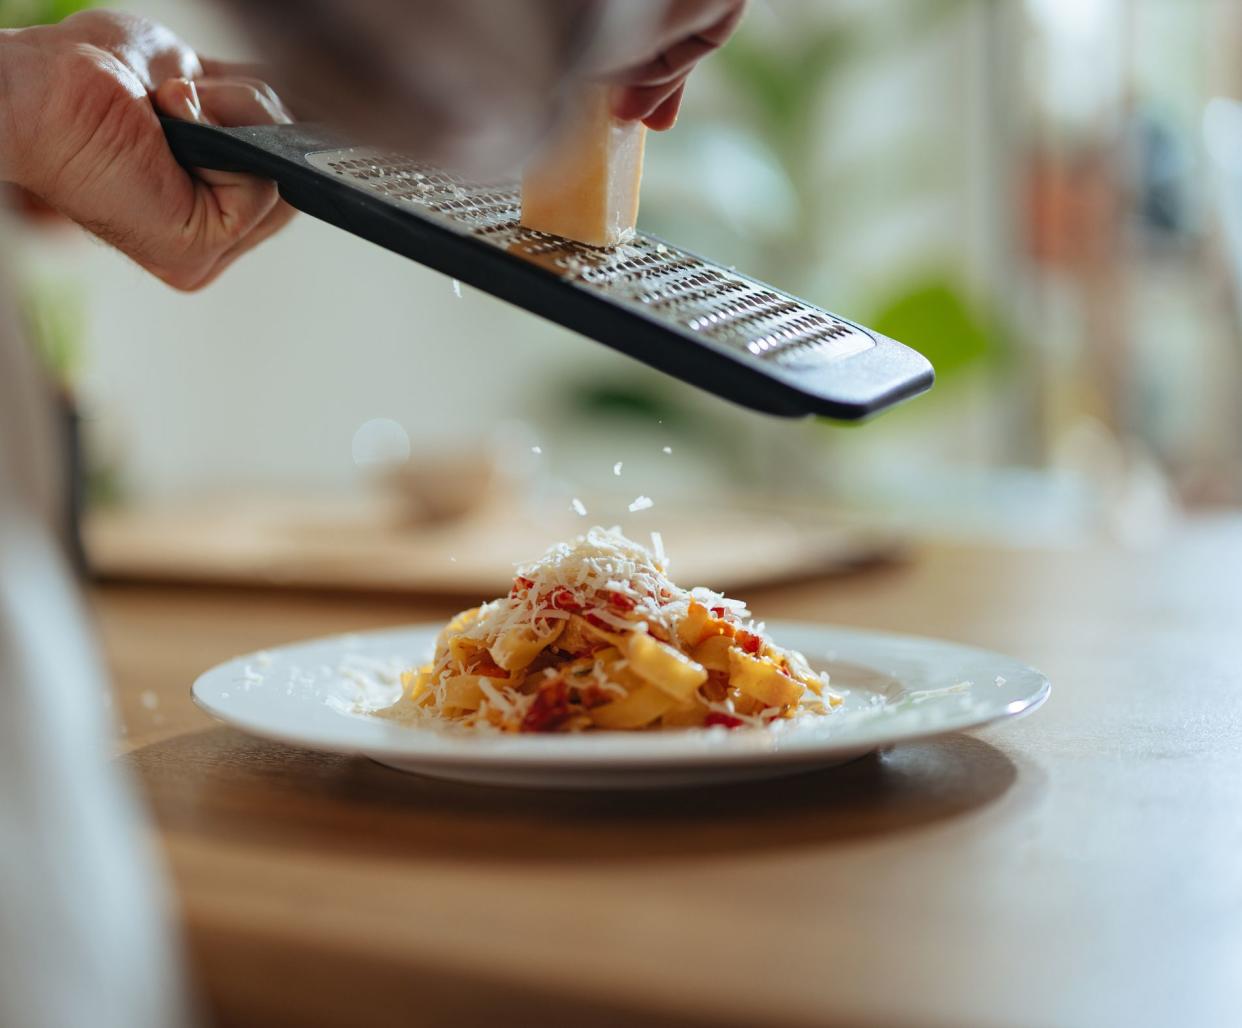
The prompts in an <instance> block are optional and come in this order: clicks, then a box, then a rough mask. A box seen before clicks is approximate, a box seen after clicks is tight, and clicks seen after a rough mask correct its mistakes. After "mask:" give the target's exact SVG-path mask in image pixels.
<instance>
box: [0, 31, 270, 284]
mask: <svg viewBox="0 0 1242 1028" xmlns="http://www.w3.org/2000/svg"><path fill="white" fill-rule="evenodd" d="M157 110H158V111H159V112H160V113H162V114H165V115H168V116H171V117H178V118H186V119H189V120H192V121H202V122H208V123H213V124H221V125H255V124H267V123H280V122H287V121H289V120H290V118H289V115H288V112H287V111H286V110H285V109H284V107H283V106H282V105H281V102H280V100H279V98H277V96H276V95H275V94H274V93H273V92H272V91H271V90H270V89H269V88H268V87H267V86H266V85H264V84H263V82H261V81H259V80H257V79H255V78H252V77H249V76H248V75H246V74H244V73H243V72H242V70H241V69H240V68H239V67H238V66H232V65H226V64H220V63H218V62H211V61H206V60H202V59H200V58H199V56H198V55H197V54H195V52H194V51H193V50H191V49H190V48H189V47H188V46H186V45H185V44H184V43H182V42H181V41H180V40H179V39H177V37H176V36H174V35H173V34H172V33H171V32H169V31H168V30H167V29H165V28H163V27H161V26H159V25H156V24H154V23H152V22H149V21H146V20H145V19H142V18H136V17H131V16H127V15H122V14H115V13H110V12H103V11H99V12H87V13H84V14H78V15H74V16H73V17H70V18H67V19H66V20H65V21H63V22H61V23H60V24H59V25H54V26H47V27H37V28H32V29H25V30H21V31H15V32H8V33H0V179H4V180H8V181H11V182H15V183H16V184H17V185H20V186H23V187H25V188H26V189H28V190H29V191H30V192H32V193H34V194H35V195H36V196H39V197H41V198H42V199H43V200H45V201H46V202H47V203H49V204H50V205H51V206H53V207H55V208H56V209H58V210H60V211H61V212H62V213H64V214H66V215H67V216H68V217H70V218H72V219H73V220H74V221H77V222H79V223H80V224H82V225H83V226H85V227H86V228H87V229H89V230H90V231H91V232H93V233H95V234H96V235H97V236H99V237H101V238H102V239H104V240H106V241H107V242H109V243H111V244H112V245H114V246H116V247H117V248H118V249H119V250H121V251H122V252H124V253H126V254H128V255H129V256H130V257H131V258H133V259H134V260H135V261H136V262H137V263H138V264H140V265H141V266H142V267H144V268H146V269H147V270H148V271H150V272H152V273H153V274H154V275H157V276H158V277H159V278H161V279H163V280H164V281H165V282H167V283H168V284H169V285H172V286H174V287H176V288H178V289H187V290H189V289H198V288H200V287H202V286H204V285H206V284H207V283H208V282H210V281H212V280H213V279H214V278H215V277H216V276H217V275H219V274H220V273H221V272H222V271H223V270H224V269H225V268H226V267H228V265H229V264H231V263H232V262H233V261H234V260H235V259H236V258H237V257H238V256H240V255H241V254H242V253H245V252H246V251H247V250H249V249H250V248H251V247H253V246H255V245H256V244H258V243H259V242H261V241H262V240H264V239H266V238H267V237H268V236H270V235H272V234H273V233H274V232H276V231H277V230H278V229H280V228H281V227H282V226H283V225H284V224H285V223H286V222H287V221H288V220H289V218H290V217H291V216H292V213H293V212H292V209H291V208H289V207H288V206H287V205H285V204H284V203H282V202H281V201H280V197H279V195H278V194H277V191H276V187H275V185H274V184H273V183H271V182H267V181H263V180H261V179H256V178H253V177H251V176H248V175H236V174H226V173H223V172H213V171H193V172H191V171H187V170H186V169H184V168H182V167H181V166H180V165H179V164H178V163H177V162H176V160H175V159H174V158H173V156H172V153H171V151H170V150H169V148H168V145H167V143H166V142H165V140H164V134H163V132H162V131H161V129H160V124H159V120H158V117H157V114H156V112H157Z"/></svg>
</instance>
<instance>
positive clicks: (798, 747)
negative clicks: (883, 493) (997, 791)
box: [190, 619, 1052, 772]
mask: <svg viewBox="0 0 1242 1028" xmlns="http://www.w3.org/2000/svg"><path fill="white" fill-rule="evenodd" d="M442 628H443V624H442V623H440V622H417V623H413V624H406V625H396V626H389V627H386V628H375V629H368V630H365V631H361V632H343V633H336V634H331V635H324V636H313V637H309V638H306V639H301V640H297V641H294V642H289V643H284V644H282V645H280V646H276V647H272V648H270V649H265V650H258V651H255V652H253V653H249V654H242V655H239V656H236V657H232V658H230V659H229V660H225V661H221V662H219V663H218V664H215V665H214V666H212V667H211V668H208V669H207V670H205V671H203V672H202V673H201V674H199V675H198V676H197V677H196V678H195V680H194V682H193V684H192V685H191V687H190V691H191V697H192V699H193V701H194V703H195V705H196V706H198V707H199V709H201V710H203V711H204V712H205V713H206V714H208V715H209V716H210V717H212V718H213V719H214V720H216V721H219V722H221V723H222V724H226V725H228V726H230V727H232V728H235V729H237V730H238V731H241V732H244V733H246V734H249V735H252V736H255V737H258V738H263V739H268V740H271V741H274V742H280V743H283V744H285V745H291V746H296V747H300V748H302V749H309V750H316V751H323V752H332V753H342V754H352V755H359V756H367V757H381V758H386V759H394V760H400V761H404V762H406V763H414V762H421V763H424V764H426V765H428V766H433V765H434V766H441V767H454V766H456V767H463V766H470V765H476V766H477V765H484V764H486V765H488V766H491V767H496V768H502V767H506V766H508V767H514V768H517V767H521V768H528V769H534V768H546V769H562V770H573V769H575V768H580V769H583V770H586V769H591V770H600V769H605V768H611V769H615V770H617V771H618V772H625V771H640V770H652V769H656V768H676V767H688V766H700V767H708V766H719V767H721V768H724V767H728V766H732V765H737V764H787V765H796V764H814V763H816V762H817V761H822V760H825V759H827V758H830V757H832V756H834V755H835V754H838V753H843V752H847V751H848V752H853V751H856V750H857V749H858V748H859V747H860V746H862V745H865V746H867V748H868V749H876V748H879V747H882V746H889V745H896V744H898V743H906V742H915V741H919V740H924V739H929V738H934V737H936V736H940V735H946V734H951V733H955V732H963V731H974V730H977V729H979V728H983V727H985V726H987V725H992V724H996V723H998V722H1002V721H1011V720H1016V719H1018V718H1021V717H1025V716H1027V715H1028V714H1031V713H1034V712H1035V711H1036V710H1038V709H1039V708H1040V707H1042V706H1043V705H1044V704H1045V703H1046V702H1047V701H1048V698H1049V697H1050V695H1051V693H1052V683H1051V682H1050V680H1049V679H1048V676H1047V675H1045V674H1044V673H1043V672H1042V671H1039V670H1038V669H1037V668H1034V667H1032V666H1030V665H1028V664H1025V663H1023V662H1022V661H1019V660H1018V659H1017V658H1015V657H1010V656H1007V655H1005V654H1002V653H998V652H996V651H993V650H988V649H983V648H980V647H976V646H970V645H968V644H964V643H959V642H956V641H953V640H947V639H939V638H935V637H930V636H921V635H908V634H904V633H895V632H886V631H880V630H875V629H869V628H854V627H851V626H848V625H834V624H827V623H822V622H813V621H801V620H798V621H793V620H784V619H771V620H768V621H767V631H768V633H769V634H770V635H772V636H773V637H774V638H777V639H779V638H780V636H781V634H782V633H784V632H788V633H790V634H797V633H802V632H808V633H825V634H828V635H834V634H835V635H838V636H844V637H846V638H849V637H863V638H865V639H866V640H868V641H869V642H870V643H871V644H873V645H877V644H879V645H882V644H884V643H890V644H893V643H900V644H902V645H911V644H913V645H916V646H922V647H928V646H930V647H935V648H943V649H945V650H947V651H949V652H953V651H959V652H961V653H962V654H963V655H965V654H969V655H970V656H972V657H973V658H975V659H984V660H990V661H996V662H998V663H1001V664H1004V665H1006V666H1007V667H1008V668H1009V669H1010V670H1011V672H1012V671H1015V670H1016V671H1017V672H1020V673H1021V674H1023V675H1032V676H1034V683H1033V688H1032V689H1031V690H1030V691H1029V693H1028V695H1026V696H1025V698H1023V699H1021V700H1013V701H1010V702H1009V703H1008V704H1006V706H1005V707H1004V708H1002V709H992V710H989V711H987V712H975V713H973V714H971V713H969V712H966V711H962V712H959V714H958V716H957V717H954V718H950V719H948V722H947V723H943V724H932V723H921V724H919V725H917V726H906V727H901V726H893V725H888V726H885V727H883V728H882V730H880V731H872V732H871V733H867V732H865V731H864V732H862V733H859V732H849V731H845V732H842V733H840V734H836V733H832V732H831V728H832V724H831V722H826V723H825V725H824V729H825V731H824V732H822V733H821V732H817V731H816V729H817V728H818V727H819V726H817V725H813V726H809V728H803V729H802V730H793V731H790V732H789V733H788V734H785V733H776V732H770V731H769V730H765V729H754V730H750V731H746V730H742V731H734V732H727V731H726V730H725V729H708V730H706V731H704V730H701V729H700V730H692V729H686V730H682V731H677V732H672V731H670V732H647V733H631V732H591V733H581V734H573V735H570V734H540V735H515V734H505V735H491V734H479V735H474V736H472V735H469V734H467V733H462V734H460V735H454V736H449V735H447V734H445V733H442V732H439V731H437V730H436V729H434V728H427V729H424V728H420V727H419V726H417V725H403V724H396V723H393V722H387V723H381V724H383V726H384V728H385V729H386V731H385V734H386V735H389V734H391V735H392V738H393V740H399V741H391V742H385V741H377V742H375V743H371V742H363V741H360V740H356V739H355V740H345V739H342V738H340V737H339V736H338V737H336V738H331V737H329V735H330V734H331V733H328V735H325V734H323V733H320V732H317V731H315V730H314V729H313V728H312V729H310V730H306V729H293V730H281V729H278V728H273V727H271V726H269V725H267V724H261V723H255V722H253V721H249V720H247V719H245V718H239V717H238V716H237V715H236V712H230V711H227V710H223V709H222V708H220V706H219V705H218V704H213V703H212V702H211V700H210V699H209V698H208V697H207V696H205V695H204V693H205V692H206V690H207V689H208V688H210V687H211V686H212V684H213V683H212V682H209V681H208V679H214V678H215V677H217V676H218V675H220V674H223V673H225V672H226V670H227V669H229V668H231V667H237V668H240V667H242V666H244V665H245V664H247V663H254V662H255V661H258V660H259V659H260V658H261V657H262V656H263V655H266V656H267V657H268V658H269V659H270V657H271V656H274V655H276V654H279V653H281V652H282V651H289V650H295V649H297V648H299V647H304V646H309V645H325V644H330V643H333V642H337V641H339V642H341V643H342V644H346V643H348V642H356V641H358V640H367V639H373V640H375V639H381V638H383V637H386V636H401V635H408V634H412V633H431V634H432V635H433V636H434V634H435V633H438V632H439V631H440V630H441V629H442ZM971 688H972V689H974V688H978V685H977V684H975V683H974V682H973V681H972V685H971ZM350 716H351V715H348V714H345V713H341V717H342V718H349V717H350ZM358 720H360V721H368V720H369V722H370V723H371V724H376V723H377V721H376V720H375V719H367V718H365V716H359V718H358ZM863 724H864V726H865V725H866V722H865V721H864V722H863ZM880 724H881V723H880V722H874V723H873V725H875V726H877V727H878V726H879V725H880ZM393 733H400V735H396V734H393ZM737 740H742V741H741V742H740V743H739V742H738V741H737ZM446 744H447V745H446Z"/></svg>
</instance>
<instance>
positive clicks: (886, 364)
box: [161, 118, 934, 420]
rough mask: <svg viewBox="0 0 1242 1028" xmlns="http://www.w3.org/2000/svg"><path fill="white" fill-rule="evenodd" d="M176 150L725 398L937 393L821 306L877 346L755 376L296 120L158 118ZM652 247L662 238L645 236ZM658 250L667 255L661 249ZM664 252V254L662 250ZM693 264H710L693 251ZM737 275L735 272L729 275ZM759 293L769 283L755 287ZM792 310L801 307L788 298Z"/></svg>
mask: <svg viewBox="0 0 1242 1028" xmlns="http://www.w3.org/2000/svg"><path fill="white" fill-rule="evenodd" d="M161 122H162V124H163V128H164V132H165V135H166V136H167V139H168V144H169V146H170V148H171V149H172V152H173V154H174V156H175V157H176V158H177V160H178V161H179V162H180V163H182V164H183V165H185V166H187V167H198V168H209V169H212V170H216V171H231V172H242V173H248V174H253V175H258V176H262V177H264V178H269V179H272V180H274V181H275V182H276V183H277V185H278V187H279V189H280V194H281V196H282V197H283V199H284V200H285V201H286V202H287V203H289V204H290V205H291V206H293V207H296V208H298V209H299V210H301V211H303V212H305V213H306V214H309V215H311V216H312V217H315V218H319V219H321V220H323V221H326V222H328V223H329V224H333V225H336V226H338V227H339V228H342V229H344V230H346V231H348V232H351V233H353V234H354V235H356V236H359V237H361V238H363V239H367V240H370V241H371V242H373V243H376V244H377V245H379V246H383V247H385V248H387V249H389V250H392V251H393V252H395V253H398V254H401V255H402V256H405V257H408V258H410V259H411V260H415V261H418V262H419V263H421V264H424V265H426V266H427V267H430V268H432V269H434V270H436V271H439V272H441V273H443V274H446V275H450V276H452V277H453V278H456V279H460V280H461V281H463V282H465V283H467V284H469V285H473V286H476V287H478V288H479V289H481V290H483V291H484V292H487V293H490V294H491V295H493V296H495V297H498V298H499V299H501V300H505V301H507V302H509V303H512V304H514V305H516V306H518V307H521V308H524V309H525V310H528V311H531V312H532V313H534V314H537V315H539V316H541V317H544V318H547V319H548V320H550V321H553V322H556V323H558V324H560V325H563V326H564V327H566V328H568V329H570V330H571V331H574V332H578V333H581V334H582V335H584V336H587V337H588V338H591V339H595V340H597V341H598V342H601V343H603V344H604V345H606V346H610V347H612V348H613V349H615V350H618V351H620V352H622V353H625V354H628V355H629V356H631V357H634V358H636V359H638V360H640V361H643V362H644V363H646V364H648V365H650V366H652V367H654V368H657V369H659V370H661V371H663V372H666V373H667V374H670V375H673V376H675V377H677V378H680V379H682V380H683V381H685V382H688V383H690V384H692V385H695V386H697V387H699V388H703V389H707V390H708V391H710V392H712V393H715V394H716V395H717V396H720V397H722V398H724V399H726V400H730V401H732V402H734V403H737V404H740V405H742V406H745V407H749V408H750V409H752V410H757V411H762V412H764V413H768V414H777V415H781V416H784V417H805V416H807V415H812V414H817V415H821V416H826V417H831V418H837V419H841V420H855V419H858V418H863V417H866V416H868V415H870V414H874V413H876V412H878V411H881V410H884V409H885V408H887V407H890V406H892V405H893V404H895V403H898V402H900V401H902V400H904V399H908V398H909V397H912V396H915V395H917V394H919V393H921V392H923V391H924V390H926V389H928V388H929V387H930V386H931V384H932V381H933V379H934V372H933V370H932V367H931V365H930V364H929V363H928V362H927V361H926V360H925V359H924V358H923V357H922V356H921V355H920V354H918V353H916V352H915V351H913V350H910V349H909V348H907V347H905V346H902V345H901V344H900V343H897V342H894V341H893V340H891V339H887V338H885V337H884V336H883V335H881V334H879V333H877V332H874V331H871V330H868V329H865V328H863V327H862V326H859V325H855V324H853V323H852V322H846V320H845V319H841V318H839V317H838V316H836V315H830V314H828V312H823V311H822V308H813V305H810V306H811V307H812V313H815V312H822V313H824V314H825V315H826V316H828V317H831V318H835V319H836V323H837V324H838V325H839V326H840V327H841V328H842V329H845V328H846V326H847V325H848V326H849V327H851V328H853V329H854V330H857V332H858V333H860V334H862V335H865V336H868V337H869V338H870V340H871V341H872V342H873V343H874V345H871V346H870V347H869V348H868V349H865V350H864V351H862V352H859V353H856V354H854V355H852V356H850V357H848V358H847V359H841V360H839V361H836V362H835V363H830V364H826V365H823V366H820V367H818V368H813V369H805V370H802V369H800V370H797V371H796V372H791V371H787V370H784V369H781V368H772V367H770V366H769V367H767V368H762V369H759V368H756V367H755V362H754V360H753V359H752V360H748V359H747V358H748V355H746V354H737V353H734V352H726V351H725V350H724V349H722V348H721V347H714V348H713V347H712V346H709V345H707V344H705V343H703V342H702V341H701V340H700V339H699V338H698V337H696V336H694V335H693V333H691V332H689V331H688V330H686V329H685V328H684V327H681V326H677V325H674V326H671V327H670V325H669V324H667V323H666V322H662V321H660V320H659V319H657V318H655V317H654V316H652V315H650V313H649V312H647V311H644V310H638V311H635V310H630V309H624V308H623V307H622V306H620V305H619V304H617V302H616V301H615V300H612V299H610V298H607V297H604V296H602V295H597V294H595V293H593V292H591V291H590V290H589V289H586V288H580V287H579V286H577V285H574V284H570V283H569V282H567V281H565V279H564V276H563V275H562V274H561V273H559V272H554V271H552V270H549V269H547V268H545V267H542V266H537V265H536V264H535V263H532V262H529V261H526V260H522V259H520V258H515V257H514V256H513V255H511V254H510V253H509V252H507V251H506V250H504V249H502V248H500V247H498V246H496V245H493V244H492V243H490V242H486V241H483V240H482V239H480V238H477V237H475V236H474V235H473V234H472V233H471V232H470V231H465V230H463V229H462V228H460V227H459V226H457V225H454V224H449V223H447V222H446V220H445V219H443V218H429V217H427V216H424V215H421V214H418V213H417V212H414V211H411V210H408V209H405V208H399V207H398V206H397V205H395V204H394V203H393V202H392V201H391V200H389V199H388V198H387V197H379V196H376V195H374V194H373V193H369V192H366V191H364V190H363V189H361V188H359V187H357V186H355V185H353V184H349V183H347V182H345V181H343V180H342V179H341V178H340V177H333V176H330V175H328V174H326V173H325V172H324V171H322V170H320V169H319V168H317V167H316V166H315V164H314V163H313V162H312V161H311V160H310V157H309V156H308V155H314V154H316V153H323V152H331V151H335V150H338V149H340V150H346V149H349V148H350V147H351V145H352V144H351V143H350V142H349V141H348V140H345V139H341V138H339V137H337V136H335V135H334V134H333V133H332V132H331V131H330V130H327V129H325V128H324V126H322V125H317V124H308V123H297V124H288V125H261V126H246V127H240V128H221V127H217V126H214V125H203V124H199V123H196V122H188V121H179V120H176V119H172V118H161ZM644 239H645V241H646V242H647V243H650V244H657V243H659V240H655V239H653V238H652V237H644ZM658 249H660V250H662V251H663V250H664V247H663V244H660V246H659V248H658ZM665 252H667V251H665ZM680 253H681V254H683V255H684V256H686V257H689V258H693V259H694V260H697V261H699V262H700V263H701V264H706V263H707V262H703V261H702V259H701V258H698V257H696V256H695V255H693V254H689V253H688V252H687V251H680ZM727 270H728V271H732V270H733V269H727ZM748 282H749V283H750V284H751V286H753V287H761V288H762V289H764V290H766V291H768V292H771V291H772V287H768V286H765V285H764V284H763V283H759V282H758V281H757V280H753V279H752V280H748ZM782 295H784V296H785V298H786V299H787V300H789V301H790V302H791V303H804V302H803V301H799V300H797V298H796V297H791V296H789V295H788V294H782Z"/></svg>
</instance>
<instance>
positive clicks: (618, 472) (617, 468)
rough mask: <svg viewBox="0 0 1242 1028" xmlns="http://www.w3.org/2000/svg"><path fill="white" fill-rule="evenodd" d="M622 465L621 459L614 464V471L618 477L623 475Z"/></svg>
mask: <svg viewBox="0 0 1242 1028" xmlns="http://www.w3.org/2000/svg"><path fill="white" fill-rule="evenodd" d="M621 467H622V464H621V461H617V463H616V464H614V465H613V466H612V473H613V474H614V475H616V476H617V477H618V478H620V477H621Z"/></svg>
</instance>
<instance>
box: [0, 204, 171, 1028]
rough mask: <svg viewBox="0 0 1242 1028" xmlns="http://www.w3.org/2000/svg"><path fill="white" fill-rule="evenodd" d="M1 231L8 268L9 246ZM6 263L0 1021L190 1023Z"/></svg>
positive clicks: (0, 408) (1, 379) (0, 430)
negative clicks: (61, 529)
mask: <svg viewBox="0 0 1242 1028" xmlns="http://www.w3.org/2000/svg"><path fill="white" fill-rule="evenodd" d="M4 238H5V232H4V226H3V225H0V264H3V263H4V261H3V255H4V254H5V252H6V250H7V247H6V246H5V245H4ZM3 270H4V269H3V268H2V267H0V1025H6V1026H7V1025H12V1026H14V1028H17V1026H19V1025H20V1026H21V1028H68V1026H75V1028H76V1026H79V1025H83V1026H84V1025H91V1026H93V1028H176V1026H178V1025H182V1024H184V1023H185V1018H184V1017H183V1015H182V1006H181V1002H182V1000H181V988H182V987H181V972H180V960H179V954H178V951H177V947H176V945H175V944H174V941H173V935H172V933H171V931H170V930H169V927H168V925H167V923H166V916H165V915H166V912H165V909H164V897H165V895H166V893H165V883H164V880H163V875H162V871H161V869H160V868H159V865H158V864H157V862H156V861H155V860H154V859H153V854H152V853H151V852H150V851H149V838H148V835H149V833H148V830H147V827H146V825H145V823H144V821H143V818H142V815H141V811H140V809H139V806H138V805H137V803H136V802H135V798H134V796H133V795H132V792H131V789H130V787H129V783H128V782H127V781H126V780H125V778H124V776H123V775H122V774H121V773H120V771H119V769H118V768H117V766H116V765H115V763H113V762H112V761H111V760H110V759H109V754H110V746H111V740H112V739H113V738H115V735H114V731H113V725H112V723H111V718H110V716H109V715H108V712H107V710H106V709H105V696H106V694H107V693H106V690H107V684H106V681H105V678H104V674H103V671H102V668H101V664H100V661H99V657H98V654H97V653H96V650H95V647H94V644H93V641H92V639H91V637H90V633H89V631H88V630H87V627H86V623H85V619H84V618H83V613H82V610H81V609H80V606H79V600H78V597H77V595H76V592H75V588H74V585H73V582H72V581H71V578H70V574H69V572H68V570H67V568H66V566H65V563H64V561H63V559H62V556H61V554H60V552H59V546H58V543H57V542H55V541H54V540H53V529H52V527H51V526H52V524H54V518H55V517H56V516H57V514H58V511H59V506H60V504H59V489H58V488H57V481H58V478H59V476H60V474H61V464H60V461H61V455H60V451H59V448H58V446H57V445H56V434H55V432H54V429H53V424H52V407H51V404H50V403H49V402H48V396H47V394H46V391H45V389H43V388H42V387H41V381H40V379H39V377H38V375H37V374H36V368H35V366H34V361H33V360H32V359H31V354H30V352H29V349H28V348H27V347H26V346H24V345H23V344H22V341H21V340H20V339H19V338H18V333H17V331H16V327H15V318H14V312H13V305H12V303H11V293H10V292H9V290H8V289H7V288H6V283H5V282H4V281H3V274H2V273H3Z"/></svg>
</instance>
